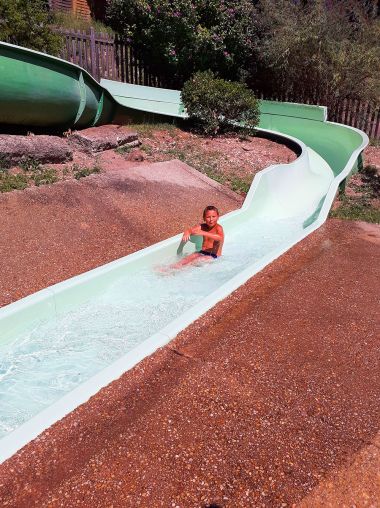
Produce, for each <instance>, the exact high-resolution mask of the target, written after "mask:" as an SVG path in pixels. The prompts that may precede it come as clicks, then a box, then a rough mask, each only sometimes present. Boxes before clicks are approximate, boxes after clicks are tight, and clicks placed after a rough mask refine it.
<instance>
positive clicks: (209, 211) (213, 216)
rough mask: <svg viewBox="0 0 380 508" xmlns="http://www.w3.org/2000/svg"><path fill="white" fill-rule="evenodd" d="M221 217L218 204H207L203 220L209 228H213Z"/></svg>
mask: <svg viewBox="0 0 380 508" xmlns="http://www.w3.org/2000/svg"><path fill="white" fill-rule="evenodd" d="M218 219H219V210H218V209H217V208H216V206H206V208H205V209H204V210H203V220H204V221H205V223H206V224H207V226H208V227H209V228H213V227H214V226H215V225H216V223H217V222H218Z"/></svg>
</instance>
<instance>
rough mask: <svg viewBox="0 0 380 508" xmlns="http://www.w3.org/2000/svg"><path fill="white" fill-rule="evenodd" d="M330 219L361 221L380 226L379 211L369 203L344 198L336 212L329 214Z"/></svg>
mask: <svg viewBox="0 0 380 508" xmlns="http://www.w3.org/2000/svg"><path fill="white" fill-rule="evenodd" d="M330 217H334V218H336V219H348V220H362V221H365V222H372V223H374V224H380V210H379V209H376V208H374V207H373V206H371V205H370V204H369V203H363V202H362V201H356V200H353V199H352V198H348V197H344V198H343V199H342V202H341V204H340V206H339V208H337V209H336V210H332V211H331V212H330Z"/></svg>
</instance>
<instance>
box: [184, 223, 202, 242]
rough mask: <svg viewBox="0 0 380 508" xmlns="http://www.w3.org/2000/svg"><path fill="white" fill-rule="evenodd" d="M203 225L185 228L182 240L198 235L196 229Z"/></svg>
mask: <svg viewBox="0 0 380 508" xmlns="http://www.w3.org/2000/svg"><path fill="white" fill-rule="evenodd" d="M200 227H201V226H200V225H199V224H196V225H195V226H192V227H191V228H187V229H185V231H184V232H183V235H182V241H183V242H188V241H189V238H190V236H191V235H198V234H199V233H195V231H196V230H197V229H198V228H200Z"/></svg>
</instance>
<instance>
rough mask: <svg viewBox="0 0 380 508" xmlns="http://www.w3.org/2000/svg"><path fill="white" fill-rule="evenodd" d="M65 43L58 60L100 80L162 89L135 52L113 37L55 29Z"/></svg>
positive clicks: (103, 34)
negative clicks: (62, 60) (74, 65)
mask: <svg viewBox="0 0 380 508" xmlns="http://www.w3.org/2000/svg"><path fill="white" fill-rule="evenodd" d="M59 33H60V34H62V35H63V36H64V39H65V43H64V45H63V48H62V50H61V54H60V56H61V58H63V59H64V60H68V61H69V62H73V63H75V64H77V65H80V66H81V67H83V68H84V69H86V70H87V71H88V72H89V73H90V74H92V76H93V77H94V78H95V79H97V80H98V81H100V79H101V78H105V79H112V80H114V81H123V82H125V83H133V84H136V85H146V86H154V87H157V86H163V79H162V78H161V77H159V76H156V75H154V74H153V73H152V72H151V71H150V70H149V67H148V66H147V65H144V63H143V62H142V61H141V59H140V58H139V57H138V55H137V53H136V52H135V51H134V50H133V48H131V47H130V46H128V45H127V44H124V43H123V42H121V41H120V40H119V39H118V38H117V37H115V36H114V35H110V34H106V33H95V31H94V30H93V29H92V28H91V30H90V32H86V31H81V30H65V29H59Z"/></svg>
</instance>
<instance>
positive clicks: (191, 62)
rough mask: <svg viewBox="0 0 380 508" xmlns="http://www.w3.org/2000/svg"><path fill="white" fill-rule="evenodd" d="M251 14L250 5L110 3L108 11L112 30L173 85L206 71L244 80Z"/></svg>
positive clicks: (210, 0)
mask: <svg viewBox="0 0 380 508" xmlns="http://www.w3.org/2000/svg"><path fill="white" fill-rule="evenodd" d="M253 13H254V10H253V5H252V2H251V1H250V0H238V1H237V0H176V2H173V1H171V0H111V1H110V2H109V6H108V20H109V22H110V24H111V26H112V28H113V29H114V30H115V31H117V32H119V33H120V34H121V35H122V37H123V38H124V40H126V41H127V42H129V43H131V44H132V45H133V46H134V47H135V48H137V49H139V50H140V51H141V52H142V54H143V56H144V60H145V61H146V62H148V63H149V64H150V65H151V67H153V69H155V70H156V71H157V70H158V71H160V73H161V74H162V73H166V74H167V75H171V76H172V77H173V78H174V82H175V83H176V84H177V86H178V85H181V84H182V83H183V82H184V81H185V80H186V79H188V78H189V77H190V76H191V75H192V74H193V73H194V72H195V71H203V70H207V69H211V70H213V71H215V72H217V73H218V74H219V75H220V76H221V77H223V78H229V79H244V77H245V76H246V75H247V70H248V67H247V66H248V62H249V59H250V55H251V53H252V47H253V42H254V32H253V30H254V27H253V24H252V16H253Z"/></svg>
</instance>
